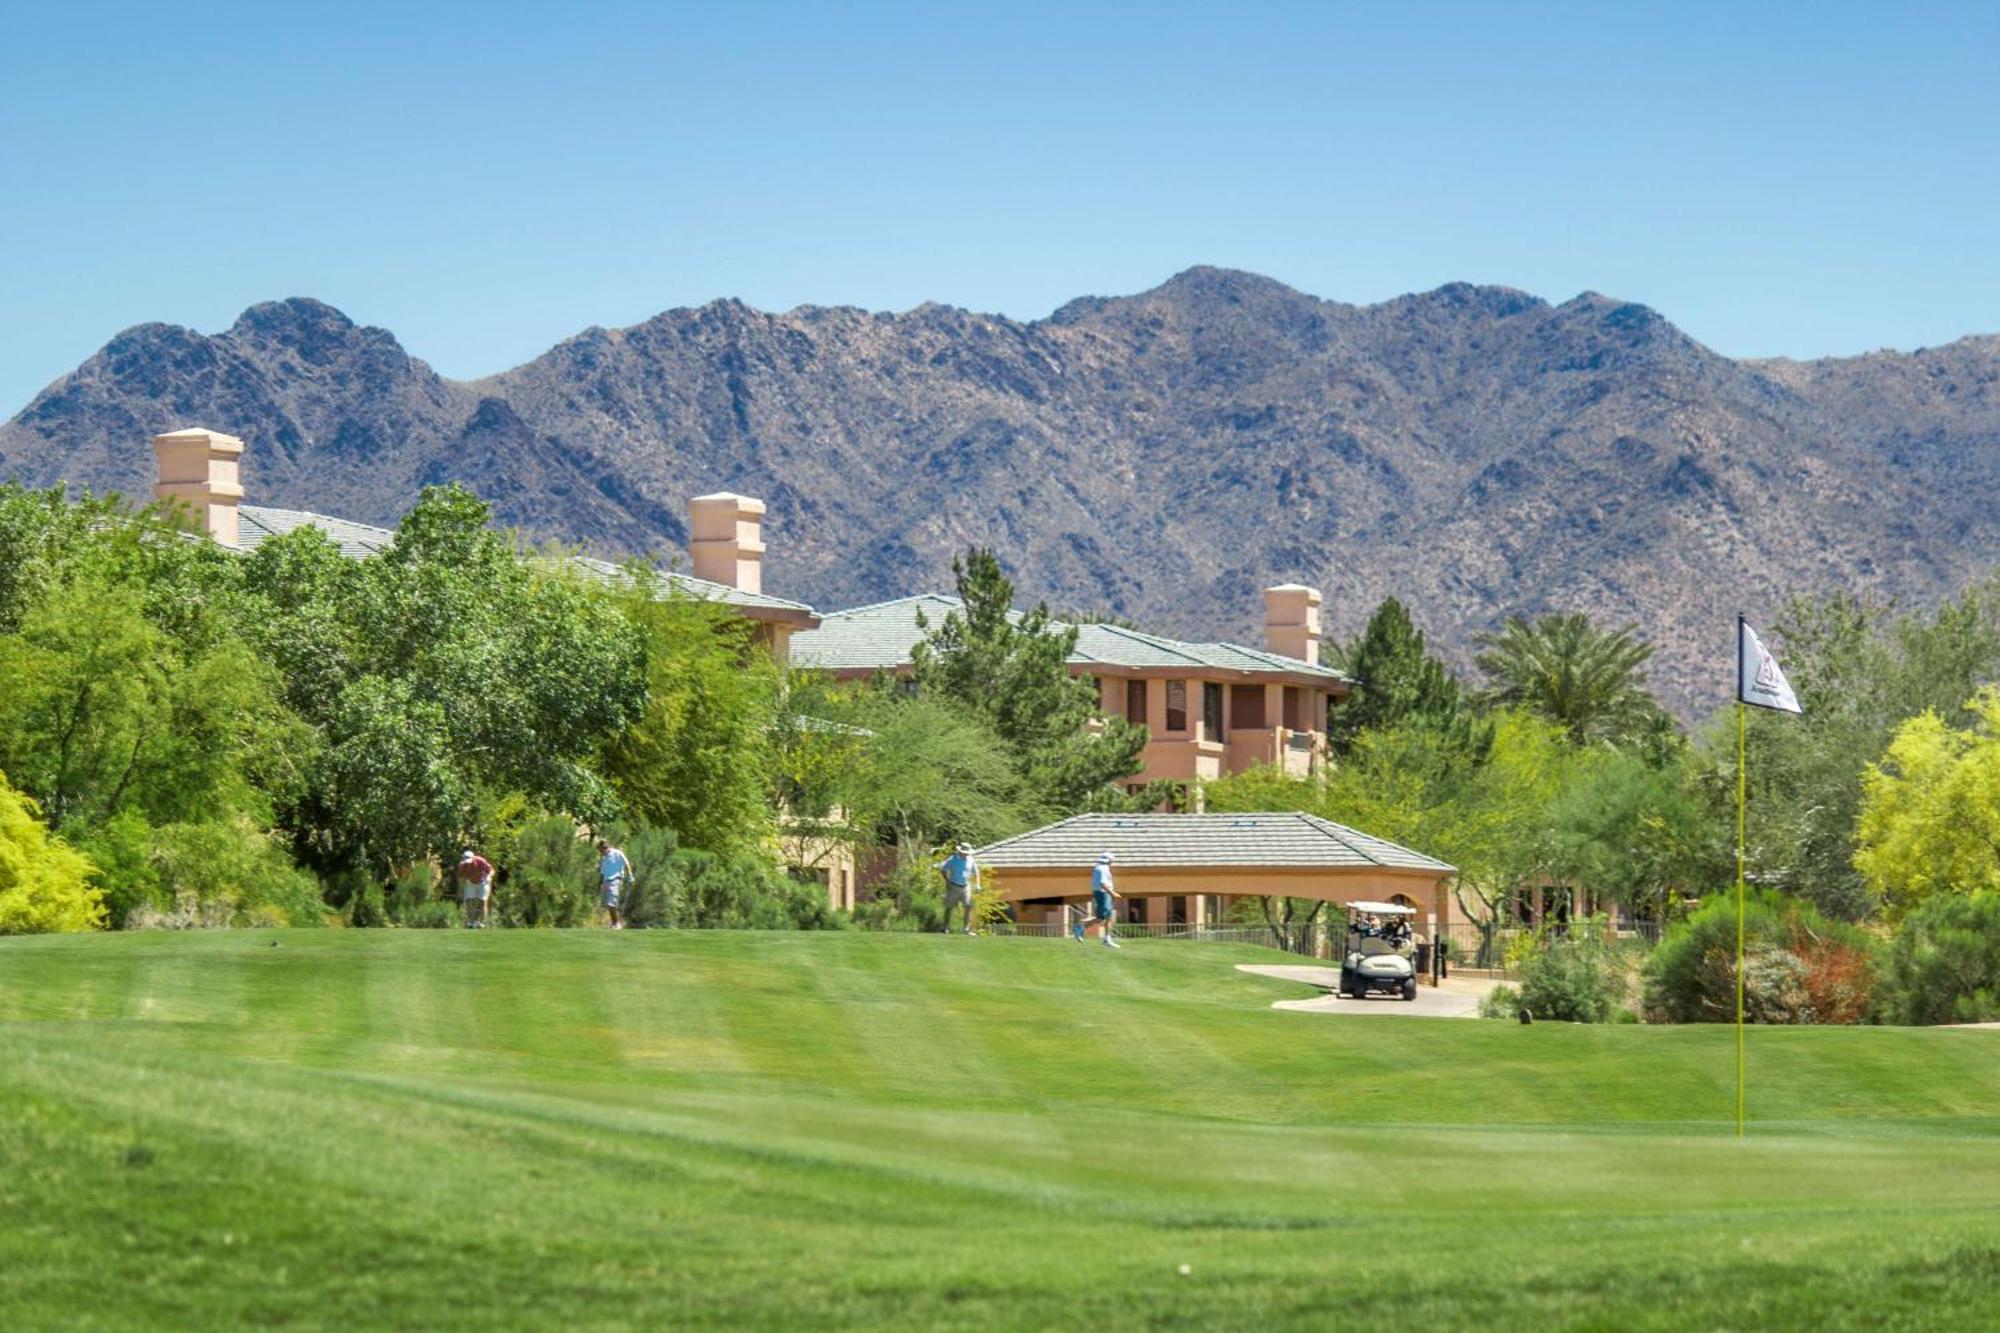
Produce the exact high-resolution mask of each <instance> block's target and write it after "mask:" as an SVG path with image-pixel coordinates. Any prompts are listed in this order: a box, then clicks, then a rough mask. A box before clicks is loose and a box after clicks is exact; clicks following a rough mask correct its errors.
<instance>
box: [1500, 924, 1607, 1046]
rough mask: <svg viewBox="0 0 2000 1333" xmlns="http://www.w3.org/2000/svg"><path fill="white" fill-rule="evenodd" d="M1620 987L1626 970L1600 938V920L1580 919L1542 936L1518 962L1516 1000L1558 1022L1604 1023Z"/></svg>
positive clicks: (1601, 931) (1537, 1016) (1601, 932)
mask: <svg viewBox="0 0 2000 1333" xmlns="http://www.w3.org/2000/svg"><path fill="white" fill-rule="evenodd" d="M1624 991H1625V973H1624V969H1623V968H1622V967H1621V966H1620V965H1619V962H1618V958H1617V956H1616V955H1615V954H1614V953H1613V952H1612V950H1611V948H1610V946H1609V945H1607V944H1606V943H1605V941H1604V923H1603V921H1602V920H1601V919H1600V920H1594V921H1589V922H1585V923H1584V924H1583V925H1582V926H1580V927H1579V928H1578V929H1577V930H1576V931H1575V932H1574V933H1572V934H1571V935H1569V936H1568V937H1567V938H1564V939H1554V940H1549V941H1547V942H1545V943H1544V944H1543V945H1542V947H1541V948H1540V949H1538V950H1536V951H1535V952H1534V953H1533V954H1531V955H1530V956H1529V957H1528V959H1527V960H1526V961H1525V962H1524V963H1523V964H1522V965H1521V992H1520V1001H1519V1003H1520V1005H1521V1006H1523V1007H1525V1008H1527V1009H1528V1010H1529V1011H1530V1012H1531V1013H1533V1014H1534V1016H1535V1017H1536V1018H1542V1019H1551V1020H1553V1021H1555V1022H1559V1023H1603V1022H1608V1021H1609V1020H1610V1018H1611V1013H1612V1010H1613V1009H1615V1008H1616V1007H1617V1004H1618V1001H1619V1000H1620V999H1621V998H1622V997H1623V995H1624Z"/></svg>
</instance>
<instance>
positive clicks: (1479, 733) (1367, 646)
mask: <svg viewBox="0 0 2000 1333" xmlns="http://www.w3.org/2000/svg"><path fill="white" fill-rule="evenodd" d="M1339 658H1340V665H1341V667H1342V669H1343V670H1344V671H1346V673H1347V674H1348V675H1350V676H1352V677H1353V678H1354V687H1353V690H1352V692H1351V693H1349V695H1348V696H1347V698H1346V699H1344V700H1343V701H1342V702H1341V703H1340V704H1339V705H1338V706H1337V707H1336V708H1335V709H1334V710H1333V716H1332V725H1331V727H1330V729H1329V735H1328V737H1327V740H1328V742H1329V743H1330V744H1331V745H1332V746H1333V749H1334V752H1335V753H1336V754H1343V755H1344V754H1347V753H1350V752H1351V751H1352V750H1353V748H1354V746H1355V743H1356V740H1357V739H1358V738H1359V737H1360V735H1361V733H1363V732H1364V731H1368V730H1370V729H1378V728H1382V727H1389V726H1394V725H1397V724H1399V723H1402V722H1405V721H1410V720H1415V721H1421V722H1424V723H1427V724H1429V725H1431V726H1434V727H1436V728H1438V729H1439V730H1440V731H1441V732H1443V733H1444V734H1446V735H1447V736H1452V737H1455V738H1457V739H1459V740H1461V741H1462V742H1463V743H1464V744H1465V746H1466V748H1467V749H1468V751H1470V752H1472V753H1473V754H1475V755H1476V754H1478V753H1479V752H1481V751H1483V750H1484V749H1485V747H1487V746H1489V745H1491V744H1492V739H1493V732H1492V728H1491V727H1490V726H1482V725H1480V724H1479V723H1478V722H1477V721H1476V719H1475V718H1474V717H1473V715H1472V710H1471V709H1470V707H1469V706H1468V701H1467V700H1466V698H1465V692H1464V690H1463V689H1462V687H1461V686H1460V685H1459V682H1458V678H1457V677H1456V676H1455V675H1453V674H1452V671H1451V668H1450V667H1447V666H1446V665H1445V664H1444V663H1443V662H1442V661H1440V660H1439V659H1438V658H1436V657H1434V656H1432V655H1431V653H1430V651H1429V650H1428V649H1427V648H1426V647H1425V644H1424V632H1423V631H1422V630H1420V629H1418V628H1417V626H1416V622H1415V621H1413V620H1412V619H1411V618H1410V613H1409V611H1408V610H1407V609H1405V608H1404V606H1403V604H1402V603H1401V602H1400V601H1398V600H1396V599H1395V598H1394V597H1390V598H1387V599H1385V600H1384V601H1383V603H1382V604H1381V605H1380V606H1378V607H1376V608H1375V614H1374V615H1372V616H1370V617H1369V618H1368V624H1367V627H1366V628H1364V629H1363V630H1362V632H1361V636H1360V637H1359V638H1357V639H1356V640H1355V641H1354V642H1353V643H1352V644H1350V645H1348V646H1347V648H1346V649H1344V650H1343V651H1342V652H1341V653H1340V654H1339Z"/></svg>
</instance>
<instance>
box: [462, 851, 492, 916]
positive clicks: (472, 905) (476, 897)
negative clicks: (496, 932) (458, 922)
mask: <svg viewBox="0 0 2000 1333" xmlns="http://www.w3.org/2000/svg"><path fill="white" fill-rule="evenodd" d="M492 897H493V863H492V862H491V861H488V860H487V859H486V858H485V857H483V856H481V855H480V854H479V853H477V852H475V851H473V850H472V849H471V848H470V847H468V848H466V849H465V853H464V855H462V856H460V857H459V858H458V905H459V907H460V909H461V910H463V911H464V913H465V928H466V929H467V930H483V929H485V928H486V908H487V904H488V903H489V902H490V901H491V900H492Z"/></svg>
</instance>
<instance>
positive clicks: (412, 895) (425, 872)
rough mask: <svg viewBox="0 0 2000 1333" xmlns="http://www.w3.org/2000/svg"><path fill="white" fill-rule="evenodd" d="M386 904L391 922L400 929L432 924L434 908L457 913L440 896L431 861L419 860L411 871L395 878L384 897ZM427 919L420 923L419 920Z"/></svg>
mask: <svg viewBox="0 0 2000 1333" xmlns="http://www.w3.org/2000/svg"><path fill="white" fill-rule="evenodd" d="M383 905H384V906H385V907H386V908H387V909H388V913H389V919H390V920H391V921H393V922H395V923H396V924H397V925H399V926H414V925H418V924H429V923H430V922H429V918H430V917H431V916H433V915H435V914H434V913H432V912H431V911H430V909H431V908H432V907H443V908H445V909H446V910H447V912H449V913H450V914H451V915H453V916H456V915H457V910H456V909H455V908H452V907H451V906H450V904H448V903H445V902H443V901H442V900H441V899H439V897H438V877H437V875H436V873H435V872H434V871H433V870H432V869H431V863H430V862H428V861H418V862H417V863H416V864H414V865H412V866H411V867H410V868H409V869H408V870H405V871H404V872H403V873H402V874H400V875H398V876H396V882H395V883H394V884H391V885H390V886H389V891H388V893H386V894H384V895H383ZM420 916H421V917H424V918H425V921H424V922H422V923H419V922H418V921H417V920H416V918H417V917H420Z"/></svg>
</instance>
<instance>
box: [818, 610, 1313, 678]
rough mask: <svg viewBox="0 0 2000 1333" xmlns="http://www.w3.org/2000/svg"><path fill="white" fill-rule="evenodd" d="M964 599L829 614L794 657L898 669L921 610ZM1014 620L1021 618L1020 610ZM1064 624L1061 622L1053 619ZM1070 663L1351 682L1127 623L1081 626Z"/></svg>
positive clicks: (833, 666) (845, 667)
mask: <svg viewBox="0 0 2000 1333" xmlns="http://www.w3.org/2000/svg"><path fill="white" fill-rule="evenodd" d="M962 605H963V603H961V602H960V601H959V599H958V598H956V597H947V596H945V595H943V594H942V593H920V594H918V595H917V596H915V597H902V598H898V599H897V600H895V601H893V602H877V603H875V604H874V605H872V606H857V607H855V608H853V609H852V610H849V611H831V612H827V613H826V614H825V615H823V616H822V617H821V619H820V625H819V628H818V629H815V630H808V631H806V632H804V633H801V634H796V635H794V636H792V661H793V662H795V663H798V664H800V665H803V666H815V667H819V668H820V669H822V670H825V671H853V670H875V669H881V670H893V669H895V668H897V667H900V666H904V665H907V664H908V662H909V660H910V649H911V648H912V647H914V646H915V645H916V643H917V641H918V640H919V639H921V638H923V636H924V631H923V629H922V628H920V627H919V626H918V624H917V614H918V613H919V612H922V613H923V615H924V617H925V618H926V619H927V620H928V621H929V622H930V623H931V624H933V625H935V624H937V623H938V622H939V621H940V620H943V619H944V617H945V615H946V613H948V612H951V611H956V610H958V609H959V608H960V606H962ZM1014 618H1015V619H1016V620H1018V619H1020V613H1019V612H1016V613H1015V616H1014ZM1054 623H1056V624H1057V625H1059V626H1060V625H1061V624H1062V623H1063V622H1054ZM1069 660H1070V661H1071V662H1072V663H1076V664H1080V665H1084V666H1115V667H1167V668H1174V667H1186V668H1188V669H1189V670H1191V671H1198V670H1200V669H1202V668H1220V669H1222V670H1225V671H1285V672H1290V673H1292V674H1294V675H1308V676H1320V677H1323V678H1325V679H1326V680H1328V681H1340V680H1345V679H1347V678H1346V677H1345V676H1343V675H1341V674H1340V672H1338V671H1335V670H1334V669H1333V668H1331V667H1325V666H1319V665H1316V664H1313V663H1308V662H1302V661H1300V660H1298V659H1297V658H1293V657H1284V656H1281V655H1279V654H1277V653H1268V652H1264V651H1262V650H1260V649H1256V648H1245V647H1242V646H1241V645H1239V644H1233V643H1187V642H1183V641H1182V640H1179V639H1167V638H1162V637H1160V636H1159V635H1157V634H1147V633H1145V632H1144V631H1142V630H1135V629H1127V628H1125V627H1124V626H1122V625H1100V624H1079V625H1077V626H1076V651H1075V652H1073V653H1071V654H1070V659H1069Z"/></svg>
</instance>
